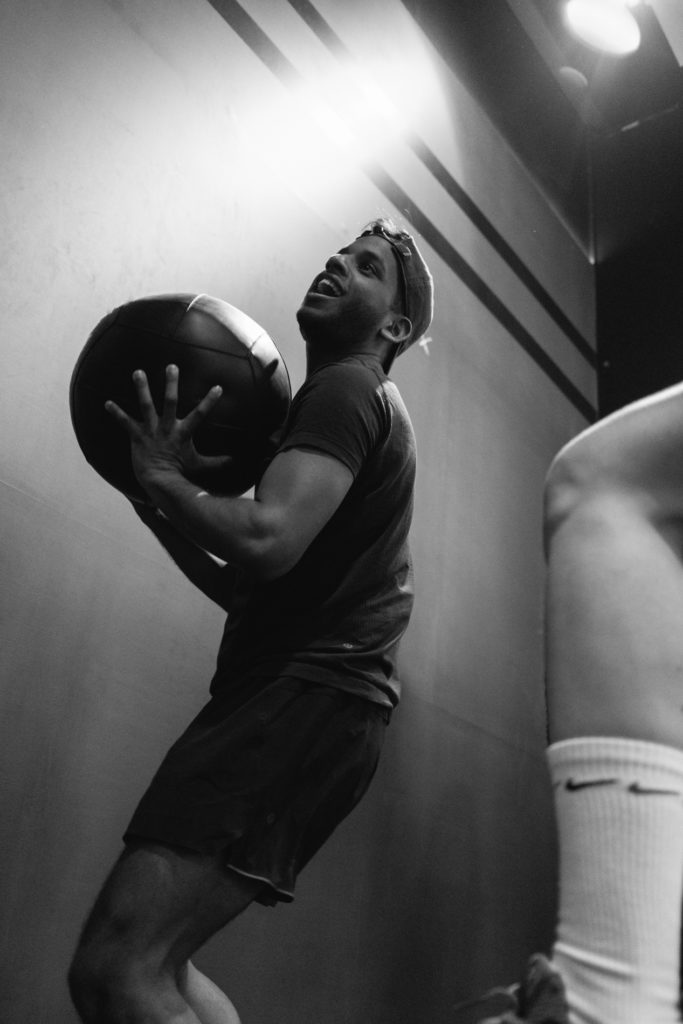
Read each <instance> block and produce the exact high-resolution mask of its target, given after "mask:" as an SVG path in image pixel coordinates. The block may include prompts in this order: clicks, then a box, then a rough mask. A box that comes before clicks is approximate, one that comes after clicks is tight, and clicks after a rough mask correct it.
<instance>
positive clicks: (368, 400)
mask: <svg viewBox="0 0 683 1024" xmlns="http://www.w3.org/2000/svg"><path fill="white" fill-rule="evenodd" d="M291 448H305V449H312V450H315V451H318V452H324V453H325V454H327V455H331V456H333V457H334V458H336V459H339V460H340V461H341V462H343V463H344V465H345V466H347V467H348V468H349V469H350V470H351V473H352V474H353V478H354V479H353V483H352V484H351V487H350V488H349V490H348V492H347V494H346V495H345V497H344V499H343V501H342V503H341V504H340V506H339V508H338V509H337V510H336V511H335V512H334V514H333V515H332V517H331V518H330V519H329V521H328V522H327V523H326V524H325V526H324V527H323V528H322V530H321V531H320V533H319V534H318V535H317V536H316V537H315V539H314V540H313V541H312V543H311V544H310V545H309V547H308V548H307V550H306V551H305V552H304V554H303V556H302V557H301V559H300V560H299V562H298V563H297V564H296V565H295V566H294V567H293V568H292V569H291V570H290V571H289V572H287V573H285V574H284V575H283V576H280V577H278V578H277V579H274V580H268V581H265V582H262V581H255V580H253V579H252V578H250V577H248V576H247V575H246V574H244V573H240V574H239V575H238V580H237V585H236V588H235V594H234V600H233V605H232V610H231V612H230V614H229V616H228V620H227V623H226V627H225V631H224V634H223V640H222V643H221V647H220V651H219V654H218V664H217V669H216V674H215V676H214V680H213V682H212V691H213V692H215V690H216V688H217V687H220V686H222V685H223V684H224V683H228V684H229V683H230V682H231V681H234V680H235V679H236V678H239V677H243V676H244V675H246V674H249V675H269V676H270V675H275V674H277V675H279V676H296V677H297V678H300V679H306V680H311V681H315V682H319V683H325V684H327V685H331V686H336V687H338V688H340V689H343V690H346V691H349V692H351V693H354V694H357V695H358V696H361V697H365V698H367V699H368V700H371V701H375V702H377V703H380V704H384V705H386V706H390V707H393V706H394V705H395V704H396V703H397V702H398V699H399V693H400V687H399V682H398V679H397V678H396V674H395V663H396V653H397V648H398V643H399V640H400V638H401V636H402V635H403V633H404V632H405V629H406V626H407V625H408V620H409V617H410V612H411V609H412V604H413V571H412V563H411V558H410V551H409V546H408V531H409V528H410V521H411V517H412V510H413V489H414V482H415V435H414V433H413V428H412V425H411V422H410V418H409V416H408V413H407V411H406V408H405V405H404V403H403V400H402V398H401V396H400V394H399V391H398V388H397V387H396V385H395V384H394V383H393V381H391V380H389V378H388V377H387V376H386V374H385V373H384V371H383V369H382V366H381V364H380V362H379V360H378V359H376V358H374V357H372V356H349V357H347V358H345V359H342V360H340V361H338V362H334V363H328V364H326V365H324V366H322V367H320V368H319V369H318V370H316V371H315V372H314V373H312V374H311V375H310V376H309V377H308V378H307V379H306V381H305V383H304V384H303V385H302V387H301V388H300V390H299V391H298V393H297V395H296V397H295V398H294V401H293V402H292V406H291V410H290V414H289V417H288V419H287V422H286V424H285V427H284V431H283V434H282V437H281V439H280V442H279V446H278V448H277V451H286V450H288V449H291ZM277 451H276V453H275V454H277Z"/></svg>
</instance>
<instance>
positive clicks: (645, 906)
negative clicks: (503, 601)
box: [546, 387, 683, 1024]
mask: <svg viewBox="0 0 683 1024" xmlns="http://www.w3.org/2000/svg"><path fill="white" fill-rule="evenodd" d="M546 549H547V557H548V575H547V601H546V636H547V691H548V713H549V729H550V740H551V746H550V747H549V751H548V759H549V765H550V770H551V777H552V781H553V786H554V792H555V801H556V811H557V819H558V829H559V843H560V907H559V921H558V927H557V935H556V942H555V946H554V950H553V961H554V964H555V966H556V967H558V968H559V970H560V972H561V975H562V977H563V979H564V981H565V984H566V986H567V991H568V999H569V1005H570V1017H571V1020H572V1021H574V1022H577V1024H578V1022H581V1024H584V1022H590V1024H612V1022H614V1021H616V1020H618V1021H620V1024H628V1022H633V1024H664V1022H667V1024H668V1022H671V1021H676V1020H679V1015H678V1008H677V1000H678V988H679V985H678V966H679V940H680V924H681V916H680V908H681V898H682V896H683V713H682V705H683V685H682V684H683V566H682V564H681V551H682V550H683V388H682V387H676V388H672V389H669V390H667V391H666V392H662V393H660V394H658V395H655V396H652V398H650V399H647V400H644V401H642V402H639V403H636V404H634V405H632V406H629V407H628V408H626V409H625V410H622V411H621V412H619V413H617V414H615V415H613V416H611V417H608V418H607V419H606V420H604V421H602V422H601V423H599V424H597V425H596V426H595V427H593V428H591V429H590V430H588V431H586V432H585V433H584V434H582V435H580V436H579V437H578V438H577V439H576V440H575V441H574V442H572V443H571V444H570V445H568V446H567V447H566V448H565V449H564V450H563V451H562V452H561V453H560V455H559V456H558V458H557V459H556V460H555V462H554V464H553V466H552V468H551V471H550V474H549V477H548V483H547V491H546Z"/></svg>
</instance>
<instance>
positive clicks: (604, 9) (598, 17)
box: [564, 0, 640, 56]
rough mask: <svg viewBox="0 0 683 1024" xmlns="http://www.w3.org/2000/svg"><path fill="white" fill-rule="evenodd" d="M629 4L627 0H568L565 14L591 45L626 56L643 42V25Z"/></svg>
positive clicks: (568, 22) (580, 35)
mask: <svg viewBox="0 0 683 1024" xmlns="http://www.w3.org/2000/svg"><path fill="white" fill-rule="evenodd" d="M629 6H631V5H630V4H628V3H627V2H626V0H568V2H567V3H566V4H565V6H564V17H565V20H566V22H567V25H568V26H569V28H570V30H571V31H572V32H573V33H574V35H575V36H576V37H577V38H578V39H580V40H581V42H582V43H585V44H586V45H587V46H590V47H591V49H594V50H600V51H602V52H603V53H611V54H613V55H615V56H625V55H626V54H628V53H633V52H634V51H635V50H637V49H638V47H639V46H640V28H639V27H638V22H637V21H636V19H635V18H634V16H633V14H632V13H631V11H630V10H629V9H628V8H629Z"/></svg>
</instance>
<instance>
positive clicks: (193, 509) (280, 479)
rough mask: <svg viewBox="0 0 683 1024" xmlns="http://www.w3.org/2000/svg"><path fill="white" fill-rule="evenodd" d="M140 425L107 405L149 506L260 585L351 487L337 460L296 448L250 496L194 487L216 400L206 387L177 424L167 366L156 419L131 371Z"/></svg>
mask: <svg viewBox="0 0 683 1024" xmlns="http://www.w3.org/2000/svg"><path fill="white" fill-rule="evenodd" d="M134 381H135V385H136V390H137V394H138V400H139V403H140V410H141V413H142V422H137V421H136V420H133V419H131V417H130V416H128V415H127V414H126V413H125V412H124V411H123V410H122V409H120V408H119V407H118V406H117V405H115V404H114V403H112V402H109V403H107V408H108V410H109V411H110V412H111V413H112V414H113V415H114V416H115V417H116V419H117V420H118V421H119V422H120V423H121V425H122V426H123V427H124V428H125V429H126V430H127V432H128V435H129V437H130V440H131V455H132V460H133V468H134V470H135V473H136V476H137V478H138V480H139V481H140V483H141V485H142V487H143V488H144V490H145V491H146V493H147V494H148V495H149V497H150V498H151V500H152V502H153V504H154V505H155V506H156V507H157V508H160V509H161V510H162V512H163V513H164V514H165V515H166V516H167V517H168V519H169V520H170V522H171V523H172V524H173V525H174V526H175V527H176V528H177V529H178V530H180V531H181V533H183V534H184V535H186V536H187V537H188V538H190V540H191V541H194V543H195V544H197V545H199V547H201V548H204V549H205V550H206V551H211V552H212V553H213V554H214V555H217V556H218V557H219V558H221V559H223V560H224V561H226V562H228V563H230V564H231V565H234V566H236V567H238V568H241V569H244V570H245V571H246V572H247V573H249V574H250V575H251V576H252V577H254V578H256V579H261V580H270V579H275V578H276V577H278V576H282V575H283V574H284V573H286V572H288V571H289V570H290V569H292V568H293V567H294V566H295V565H296V563H297V562H298V561H299V559H300V558H301V556H302V555H303V553H304V551H305V550H306V549H307V548H308V546H309V544H310V543H311V542H312V541H313V539H314V538H315V537H316V536H317V534H318V533H319V532H320V530H321V529H322V528H323V526H324V525H325V523H327V521H328V520H329V519H330V518H331V516H332V515H333V514H334V512H335V511H336V509H337V508H338V507H339V505H340V504H341V502H342V501H343V499H344V497H345V495H346V493H347V491H348V489H349V487H350V486H351V484H352V482H353V474H352V473H351V470H350V469H349V468H348V467H347V466H345V465H344V464H343V463H342V462H340V461H339V460H337V459H335V458H333V457H331V456H329V455H325V454H323V453H321V452H314V451H308V450H302V449H291V450H289V451H285V452H281V453H280V454H279V455H277V456H276V457H275V458H274V459H273V461H272V462H271V463H270V465H269V467H268V469H267V470H266V472H265V474H264V476H263V478H262V479H261V481H260V483H259V485H258V487H257V490H256V493H255V495H254V497H253V498H229V497H223V496H219V495H211V494H208V493H207V492H206V491H202V490H200V489H199V488H198V487H197V485H196V484H193V483H191V482H190V480H189V479H188V476H194V475H195V474H196V473H197V471H198V470H201V468H202V461H205V462H209V461H215V460H202V457H201V456H199V455H198V453H197V451H196V449H195V448H194V444H193V443H192V436H193V434H194V432H195V430H196V429H197V427H198V426H199V424H200V423H201V422H202V421H203V420H204V418H205V417H206V415H207V414H208V412H209V411H210V409H211V408H212V407H213V405H214V404H215V402H216V401H217V400H218V398H219V397H220V388H212V390H211V391H210V392H209V394H208V395H207V396H206V397H205V398H204V399H202V401H201V402H200V403H199V405H197V407H196V408H195V409H193V410H192V412H190V413H189V414H188V415H187V416H186V417H185V418H184V419H182V420H178V419H176V410H177V396H178V370H177V367H174V366H170V367H168V368H167V376H166V393H165V398H164V405H163V410H162V412H161V415H158V414H157V411H156V409H155V407H154V403H153V401H152V397H151V395H150V392H149V387H148V384H147V378H146V376H145V374H144V373H143V372H142V371H137V372H136V373H135V374H134Z"/></svg>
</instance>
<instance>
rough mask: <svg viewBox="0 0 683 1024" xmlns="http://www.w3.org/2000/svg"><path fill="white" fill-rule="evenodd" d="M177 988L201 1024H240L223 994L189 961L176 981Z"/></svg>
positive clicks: (232, 1007)
mask: <svg viewBox="0 0 683 1024" xmlns="http://www.w3.org/2000/svg"><path fill="white" fill-rule="evenodd" d="M178 987H179V989H180V994H181V995H182V997H183V999H184V1000H185V1002H186V1003H187V1004H188V1005H189V1006H190V1007H191V1009H193V1010H194V1012H195V1013H196V1015H197V1017H198V1019H199V1020H200V1021H201V1024H240V1019H239V1017H238V1015H237V1010H236V1009H235V1007H234V1006H233V1005H232V1003H231V1002H230V1000H229V999H228V997H227V996H226V994H225V992H222V991H221V990H220V989H219V988H218V986H217V985H215V984H214V983H213V981H211V979H210V978H207V977H206V975H205V974H202V973H201V971H198V970H197V968H196V967H195V966H194V964H193V963H192V962H191V961H189V960H188V961H187V964H186V966H185V968H184V970H183V971H182V973H181V975H180V977H179V979H178Z"/></svg>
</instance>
